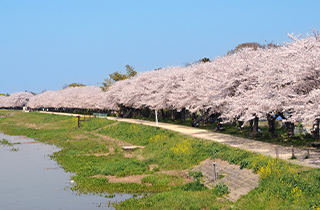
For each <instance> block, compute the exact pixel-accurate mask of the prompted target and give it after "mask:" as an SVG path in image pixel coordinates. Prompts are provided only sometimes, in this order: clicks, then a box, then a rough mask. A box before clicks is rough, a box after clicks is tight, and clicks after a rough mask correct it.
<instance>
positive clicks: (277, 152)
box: [276, 147, 279, 158]
mask: <svg viewBox="0 0 320 210" xmlns="http://www.w3.org/2000/svg"><path fill="white" fill-rule="evenodd" d="M276 157H277V158H279V151H278V147H276Z"/></svg>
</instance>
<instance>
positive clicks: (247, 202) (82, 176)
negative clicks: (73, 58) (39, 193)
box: [0, 110, 320, 209]
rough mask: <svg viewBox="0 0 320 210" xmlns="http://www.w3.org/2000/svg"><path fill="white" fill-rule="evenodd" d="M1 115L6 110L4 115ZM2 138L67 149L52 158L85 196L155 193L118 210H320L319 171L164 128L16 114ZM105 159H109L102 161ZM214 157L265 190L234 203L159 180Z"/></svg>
mask: <svg viewBox="0 0 320 210" xmlns="http://www.w3.org/2000/svg"><path fill="white" fill-rule="evenodd" d="M0 113H7V111H6V110H5V111H2V110H0ZM0 116H1V115H0ZM100 128H101V129H100ZM230 130H231V128H230ZM0 131H2V132H4V133H6V134H11V135H25V136H28V137H30V138H34V139H36V140H38V141H43V142H46V143H50V144H55V145H57V146H59V147H61V148H62V150H60V151H59V152H57V153H55V154H54V155H53V156H52V158H54V159H55V160H56V161H57V162H58V164H59V165H60V166H61V167H62V168H64V169H65V170H66V171H69V172H73V173H75V176H74V177H72V179H73V180H75V182H76V184H75V186H74V187H73V188H72V189H73V190H77V191H78V192H80V193H105V192H108V193H114V192H127V193H147V194H148V195H147V196H144V197H143V198H140V199H136V198H132V199H129V200H126V201H124V202H122V203H120V204H115V207H116V208H117V209H140V208H141V209H229V208H231V206H233V209H312V208H313V207H315V208H320V203H319V202H320V199H319V198H320V196H319V195H320V169H310V168H307V167H302V166H297V165H293V164H290V163H288V162H286V161H282V160H279V159H274V158H271V157H265V156H263V155H258V154H254V153H251V152H249V151H244V150H240V149H235V148H230V147H228V146H225V145H222V144H218V143H215V142H211V141H207V140H201V139H196V138H191V137H189V136H185V135H181V134H178V133H175V132H172V131H169V130H164V129H160V128H157V127H149V126H143V125H138V124H129V123H123V122H121V123H117V124H114V121H110V120H107V119H99V118H96V119H92V120H91V121H85V122H81V127H80V128H79V129H78V128H77V119H76V118H75V117H68V116H56V115H50V114H40V113H23V112H10V115H9V116H8V117H4V118H1V119H0ZM279 132H281V130H279ZM95 134H100V135H105V136H109V137H111V138H113V139H117V140H119V141H122V142H127V143H130V144H133V145H143V146H145V148H144V149H136V150H133V151H129V152H127V151H124V150H123V149H122V148H121V145H119V144H118V143H117V142H115V141H108V140H106V139H104V138H101V137H100V136H97V135H95ZM280 135H281V134H280ZM105 153H108V155H102V156H96V155H97V154H105ZM213 153H214V154H215V157H216V158H220V159H222V160H227V161H228V162H229V163H231V164H237V165H239V166H238V167H241V168H249V169H252V170H253V171H254V172H256V173H259V174H260V182H259V186H258V187H257V188H256V189H255V190H253V191H251V192H250V193H249V194H248V195H246V196H244V197H242V198H241V199H240V200H238V201H237V202H236V203H232V202H230V201H228V200H226V199H224V198H223V197H222V198H219V199H218V196H221V194H224V193H225V192H226V189H225V186H222V185H221V186H220V188H218V189H216V190H209V189H206V188H205V187H203V186H202V185H201V183H200V182H197V180H196V181H194V182H192V183H188V184H183V179H182V178H181V177H179V176H174V175H168V174H161V173H157V171H164V170H177V171H181V170H185V169H189V168H190V167H192V166H194V165H197V164H199V163H200V162H201V161H203V160H205V159H207V158H210V157H211V158H212V154H213ZM128 154H129V156H128ZM126 155H127V156H126ZM138 157H140V158H138ZM150 165H156V166H157V167H156V170H152V171H150V169H149V166H150ZM97 175H99V176H98V177H96V176H97ZM103 175H108V176H116V177H123V176H128V175H147V176H145V177H143V178H142V179H141V180H140V181H141V184H139V183H122V182H120V183H111V182H109V179H108V178H106V177H103ZM194 175H196V174H194Z"/></svg>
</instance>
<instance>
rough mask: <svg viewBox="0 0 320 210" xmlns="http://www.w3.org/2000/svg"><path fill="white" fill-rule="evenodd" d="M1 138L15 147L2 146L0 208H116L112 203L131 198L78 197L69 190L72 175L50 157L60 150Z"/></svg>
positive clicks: (126, 196)
mask: <svg viewBox="0 0 320 210" xmlns="http://www.w3.org/2000/svg"><path fill="white" fill-rule="evenodd" d="M2 139H6V140H8V141H9V142H11V143H13V144H14V145H13V146H7V145H6V146H4V145H0V209H14V210H16V209H48V210H49V209H113V207H112V205H111V206H110V205H109V203H112V202H121V201H123V200H125V199H128V198H131V197H132V195H130V194H115V197H114V198H105V197H104V196H101V195H77V193H76V192H72V191H71V190H70V187H71V186H72V183H71V182H70V181H71V176H72V174H71V173H66V172H65V171H64V170H63V169H62V168H60V167H59V166H58V164H57V163H56V162H55V161H54V160H51V159H50V157H49V155H52V154H53V153H54V152H57V151H59V148H57V147H56V146H54V145H47V144H43V143H40V142H35V141H34V140H33V139H30V138H26V137H21V136H8V135H4V134H2V133H0V141H1V140H2ZM16 143H21V144H16Z"/></svg>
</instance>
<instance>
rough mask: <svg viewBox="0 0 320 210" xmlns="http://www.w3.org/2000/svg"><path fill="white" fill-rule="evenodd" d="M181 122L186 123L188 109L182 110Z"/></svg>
mask: <svg viewBox="0 0 320 210" xmlns="http://www.w3.org/2000/svg"><path fill="white" fill-rule="evenodd" d="M181 120H182V121H186V109H185V108H183V109H182V110H181Z"/></svg>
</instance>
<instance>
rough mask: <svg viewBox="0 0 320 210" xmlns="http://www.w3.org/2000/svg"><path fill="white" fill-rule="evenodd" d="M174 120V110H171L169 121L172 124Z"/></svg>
mask: <svg viewBox="0 0 320 210" xmlns="http://www.w3.org/2000/svg"><path fill="white" fill-rule="evenodd" d="M174 120H175V110H171V121H172V122H174Z"/></svg>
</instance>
